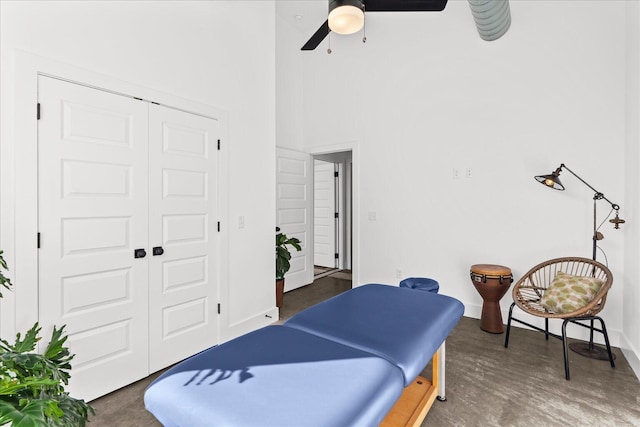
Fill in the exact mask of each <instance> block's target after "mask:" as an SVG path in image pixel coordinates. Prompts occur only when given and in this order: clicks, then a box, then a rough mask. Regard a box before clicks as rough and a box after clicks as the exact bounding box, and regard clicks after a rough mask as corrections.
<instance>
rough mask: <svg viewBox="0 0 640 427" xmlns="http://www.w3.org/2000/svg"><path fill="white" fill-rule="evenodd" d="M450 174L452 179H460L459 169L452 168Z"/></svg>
mask: <svg viewBox="0 0 640 427" xmlns="http://www.w3.org/2000/svg"><path fill="white" fill-rule="evenodd" d="M451 176H452V177H453V179H460V169H458V168H453V171H452V172H451Z"/></svg>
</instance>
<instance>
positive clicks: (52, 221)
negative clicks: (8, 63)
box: [34, 77, 149, 400]
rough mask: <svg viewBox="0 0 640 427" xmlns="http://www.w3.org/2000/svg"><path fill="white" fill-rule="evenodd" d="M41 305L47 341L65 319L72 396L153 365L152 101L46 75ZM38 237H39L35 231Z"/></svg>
mask: <svg viewBox="0 0 640 427" xmlns="http://www.w3.org/2000/svg"><path fill="white" fill-rule="evenodd" d="M38 83H39V88H38V98H39V102H40V104H41V107H42V108H41V119H40V120H39V122H38V162H39V176H38V179H39V184H38V185H39V188H38V203H39V206H38V217H39V220H38V222H39V230H40V234H41V249H40V251H39V305H38V308H34V309H37V310H38V311H39V313H38V318H39V321H40V324H41V326H42V327H43V330H42V335H43V341H44V342H43V344H44V345H46V342H47V341H46V340H48V339H49V337H50V336H51V335H50V334H51V330H52V328H53V326H54V325H56V326H58V327H60V326H62V325H64V324H66V325H67V328H66V331H67V333H68V334H69V339H68V341H67V344H68V346H69V349H70V351H71V352H72V353H75V354H76V357H75V359H73V361H72V366H73V370H72V376H71V381H70V384H69V389H68V390H69V391H70V393H71V395H73V396H74V397H78V398H83V399H86V400H91V399H93V398H95V397H97V396H100V395H103V394H105V393H107V392H109V391H112V390H115V389H117V388H119V387H122V386H124V385H126V384H129V383H131V382H133V381H136V380H138V379H140V378H142V377H144V376H146V375H147V373H148V335H147V328H148V318H147V310H148V289H147V284H148V275H147V274H148V273H147V272H148V260H149V257H147V258H137V259H136V258H134V249H137V248H147V242H148V235H147V233H148V227H147V225H148V206H147V200H148V199H147V185H148V169H147V163H148V161H147V159H148V156H147V143H148V135H147V131H148V128H147V118H148V112H147V104H146V103H144V102H140V101H136V100H133V99H130V98H126V97H123V96H119V95H114V94H111V93H107V92H103V91H99V90H95V89H90V88H87V87H84V86H80V85H76V84H72V83H67V82H63V81H60V80H56V79H52V78H48V77H40V78H39V81H38ZM34 238H35V236H34Z"/></svg>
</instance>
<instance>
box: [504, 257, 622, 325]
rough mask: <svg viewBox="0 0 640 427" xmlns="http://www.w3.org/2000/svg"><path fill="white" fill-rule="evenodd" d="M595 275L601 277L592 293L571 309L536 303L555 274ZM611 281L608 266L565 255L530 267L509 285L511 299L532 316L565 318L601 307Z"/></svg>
mask: <svg viewBox="0 0 640 427" xmlns="http://www.w3.org/2000/svg"><path fill="white" fill-rule="evenodd" d="M559 271H562V272H563V273H567V274H572V275H575V276H586V277H595V278H597V279H601V280H602V281H603V285H602V287H601V288H600V290H599V291H598V293H597V294H596V296H595V297H594V298H593V300H591V302H589V303H588V304H587V305H586V306H584V307H582V308H580V309H578V310H576V311H574V312H571V313H551V312H549V311H548V310H547V309H545V308H544V307H542V306H541V305H540V297H542V294H543V293H544V291H545V290H546V289H547V288H548V287H549V285H550V284H551V282H552V281H553V279H554V278H555V277H556V274H557V273H558V272H559ZM612 284H613V275H612V274H611V270H609V268H607V266H605V265H604V264H601V263H599V262H598V261H594V260H592V259H589V258H579V257H565V258H555V259H550V260H548V261H545V262H541V263H540V264H538V265H536V266H535V267H533V268H532V269H531V270H529V271H528V272H527V273H525V274H524V276H522V278H521V279H520V280H518V282H516V284H515V285H514V286H513V291H512V294H513V301H514V302H515V303H516V304H517V305H518V306H519V307H520V308H521V309H522V310H524V311H526V312H528V313H530V314H533V315H535V316H543V317H557V318H567V317H576V316H595V315H596V314H597V313H599V312H600V311H601V310H602V309H603V308H604V303H605V301H606V300H607V292H609V289H610V288H611V285H612Z"/></svg>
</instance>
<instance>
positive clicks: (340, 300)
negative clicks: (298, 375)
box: [284, 284, 464, 386]
mask: <svg viewBox="0 0 640 427" xmlns="http://www.w3.org/2000/svg"><path fill="white" fill-rule="evenodd" d="M463 314H464V305H463V304H462V303H461V302H460V301H458V300H457V299H454V298H451V297H448V296H445V295H440V294H435V293H431V292H424V291H421V290H416V289H410V288H398V287H395V286H389V285H378V284H371V285H364V286H360V287H357V288H354V289H352V290H350V291H348V292H344V293H342V294H340V295H337V296H335V297H333V298H330V299H328V300H326V301H324V302H321V303H319V304H316V305H314V306H312V307H309V308H307V309H305V310H303V311H301V312H299V313H298V314H295V315H294V316H293V317H291V318H290V319H289V320H288V321H287V322H285V324H284V326H287V327H290V328H296V329H300V330H302V331H305V332H308V333H311V334H314V335H317V336H319V337H323V338H327V339H329V340H332V341H335V342H339V343H343V344H346V345H349V346H351V347H355V348H359V349H361V350H364V351H366V352H369V353H372V354H377V355H379V356H381V357H384V358H386V359H387V360H389V361H390V362H391V363H393V364H394V365H397V366H398V367H400V369H402V371H403V374H404V383H405V386H406V385H409V384H410V383H411V382H412V381H413V380H414V379H415V378H416V377H417V376H418V375H419V374H420V372H421V371H422V369H424V367H425V366H426V365H427V363H428V362H429V360H431V357H432V356H433V353H435V351H436V350H437V349H438V348H439V347H440V345H441V344H442V343H443V342H444V340H445V339H446V338H447V336H448V335H449V333H450V332H451V330H452V329H453V328H454V327H455V326H456V325H457V324H458V321H459V320H460V318H461V317H462V315H463Z"/></svg>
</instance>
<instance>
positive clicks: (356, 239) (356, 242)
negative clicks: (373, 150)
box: [307, 140, 362, 288]
mask: <svg viewBox="0 0 640 427" xmlns="http://www.w3.org/2000/svg"><path fill="white" fill-rule="evenodd" d="M343 151H351V174H350V177H351V185H350V188H351V212H350V216H351V283H352V287H354V288H355V287H357V286H360V285H362V283H360V220H359V219H360V148H359V142H358V141H356V140H354V141H345V142H341V143H336V144H328V145H319V146H314V147H309V148H308V151H307V152H308V153H309V154H311V155H312V156H316V155H320V154H331V153H339V152H343ZM345 172H346V171H345ZM346 196H347V197H348V196H349V195H348V194H347V195H346ZM341 265H342V264H341Z"/></svg>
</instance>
